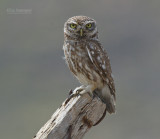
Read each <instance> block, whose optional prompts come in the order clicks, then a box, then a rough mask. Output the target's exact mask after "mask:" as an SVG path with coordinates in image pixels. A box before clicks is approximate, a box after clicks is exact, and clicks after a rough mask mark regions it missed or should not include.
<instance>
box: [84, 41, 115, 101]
mask: <svg viewBox="0 0 160 139" xmlns="http://www.w3.org/2000/svg"><path fill="white" fill-rule="evenodd" d="M86 49H87V52H88V56H89V58H90V60H91V62H92V63H93V65H94V66H95V68H96V69H97V70H98V74H99V75H100V76H101V78H102V79H103V80H104V81H105V82H106V83H107V85H108V86H109V88H110V91H111V94H112V95H113V96H114V98H115V85H114V80H113V78H112V70H111V66H110V61H109V57H108V56H107V53H106V51H105V50H104V49H103V48H102V46H101V44H100V43H98V42H91V43H90V45H87V47H86Z"/></svg>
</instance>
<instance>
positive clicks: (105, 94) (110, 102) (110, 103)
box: [94, 85, 116, 114]
mask: <svg viewBox="0 0 160 139" xmlns="http://www.w3.org/2000/svg"><path fill="white" fill-rule="evenodd" d="M94 93H95V94H96V95H97V96H98V97H99V98H100V99H101V100H102V101H103V102H104V103H105V104H106V110H107V111H108V112H109V113H110V114H111V113H115V111H116V108H115V106H116V103H115V98H114V96H113V95H112V94H111V93H110V89H109V88H108V86H107V85H106V86H104V87H103V88H102V89H96V90H95V91H94Z"/></svg>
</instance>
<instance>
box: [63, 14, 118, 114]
mask: <svg viewBox="0 0 160 139" xmlns="http://www.w3.org/2000/svg"><path fill="white" fill-rule="evenodd" d="M63 50H64V55H65V60H66V63H67V65H68V67H69V69H70V71H71V72H72V73H73V75H74V76H75V77H76V78H77V79H78V80H79V82H80V83H81V84H82V86H80V87H78V88H76V91H74V93H75V92H76V93H78V94H81V95H82V94H84V93H89V94H93V92H95V93H96V94H97V95H98V96H99V97H100V98H101V99H102V101H103V102H104V103H105V104H106V110H107V111H108V112H109V113H110V114H111V113H114V112H115V100H116V95H115V85H114V80H113V77H112V70H111V66H110V61H109V57H108V56H107V52H106V51H105V50H104V48H103V47H102V45H101V43H100V42H99V40H98V29H97V24H96V21H95V20H94V19H92V18H90V17H87V16H74V17H71V18H69V19H68V20H67V21H66V22H65V24H64V45H63Z"/></svg>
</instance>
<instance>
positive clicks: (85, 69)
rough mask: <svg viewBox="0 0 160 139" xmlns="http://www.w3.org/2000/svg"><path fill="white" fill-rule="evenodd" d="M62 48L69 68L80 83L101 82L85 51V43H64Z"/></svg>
mask: <svg viewBox="0 0 160 139" xmlns="http://www.w3.org/2000/svg"><path fill="white" fill-rule="evenodd" d="M63 49H64V54H65V59H66V62H67V65H68V67H69V69H70V70H71V72H72V73H73V74H74V75H75V77H76V78H77V79H78V80H79V81H80V82H81V83H82V84H84V85H88V84H94V83H97V84H98V83H100V84H101V83H102V80H101V77H100V76H99V74H97V72H96V70H97V69H96V68H95V66H94V65H93V63H92V62H91V60H90V58H89V56H88V53H87V51H86V43H76V44H69V43H66V44H65V45H64V46H63Z"/></svg>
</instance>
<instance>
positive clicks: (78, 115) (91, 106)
mask: <svg viewBox="0 0 160 139" xmlns="http://www.w3.org/2000/svg"><path fill="white" fill-rule="evenodd" d="M105 114H106V105H105V104H104V103H103V102H102V101H101V99H100V98H99V97H97V96H95V97H94V98H92V97H91V96H89V95H88V94H84V95H82V96H76V97H72V98H70V99H66V100H65V101H64V102H63V104H62V105H61V107H60V108H58V109H57V110H56V112H55V113H54V114H53V115H52V117H51V119H49V120H48V122H47V123H46V124H45V125H44V126H43V127H42V128H41V129H40V130H39V131H38V133H37V135H36V136H35V137H34V139H82V137H83V136H84V134H85V133H86V132H87V131H88V130H89V129H90V128H91V127H92V126H94V125H96V124H97V123H99V122H100V121H101V120H102V119H103V118H104V116H105Z"/></svg>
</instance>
